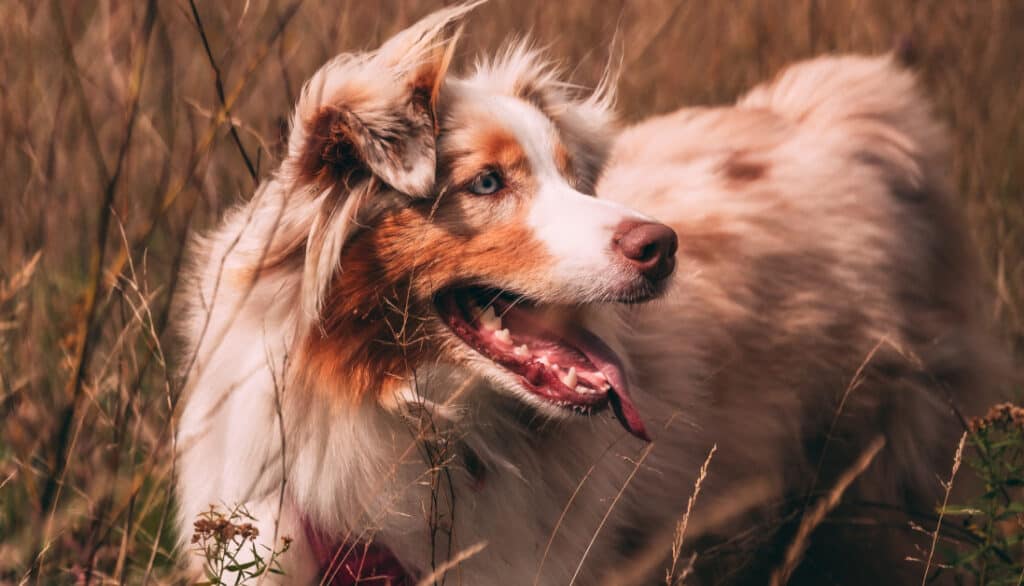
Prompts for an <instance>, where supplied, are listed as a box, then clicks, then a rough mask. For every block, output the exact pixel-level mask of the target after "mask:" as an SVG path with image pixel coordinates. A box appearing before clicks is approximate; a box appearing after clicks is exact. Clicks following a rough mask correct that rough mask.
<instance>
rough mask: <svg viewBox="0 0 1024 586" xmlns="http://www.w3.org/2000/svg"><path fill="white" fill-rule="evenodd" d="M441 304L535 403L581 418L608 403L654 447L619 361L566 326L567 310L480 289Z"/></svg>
mask: <svg viewBox="0 0 1024 586" xmlns="http://www.w3.org/2000/svg"><path fill="white" fill-rule="evenodd" d="M436 303H437V308H438V311H439V313H440V315H441V318H442V320H444V322H445V323H446V324H447V325H448V327H449V328H451V330H452V332H454V333H455V335H456V336H458V337H459V338H460V339H462V341H463V342H465V343H466V344H468V345H469V346H470V347H471V348H473V350H475V351H476V352H478V353H479V354H481V355H483V356H484V357H486V358H488V359H489V360H491V361H492V362H494V363H495V364H497V365H499V366H501V367H502V368H504V369H505V370H507V371H508V372H510V373H512V374H513V375H515V376H516V378H517V379H518V381H519V383H520V384H521V385H522V386H523V388H525V389H526V390H527V391H529V392H530V393H532V394H533V395H534V396H535V397H537V398H538V399H540V400H542V401H544V402H546V403H548V404H550V405H553V406H556V407H559V408H562V409H566V410H570V411H573V412H576V413H580V414H590V413H595V412H597V411H600V410H602V409H604V408H605V407H608V406H609V405H610V406H611V408H612V411H613V412H614V413H615V416H616V417H617V418H618V420H619V422H620V423H622V425H623V427H625V428H626V430H627V431H629V432H630V433H632V434H633V435H635V436H637V437H639V438H641V439H644V440H647V441H650V438H649V437H648V435H647V431H646V429H645V428H644V424H643V422H642V421H641V420H640V413H639V412H638V411H637V409H636V407H635V406H634V405H633V402H632V399H631V398H630V396H629V391H628V389H627V388H626V376H625V373H624V370H623V367H622V361H621V360H620V359H619V358H618V356H616V355H615V353H614V352H613V351H612V350H611V348H609V347H608V345H607V344H605V343H604V342H603V341H602V340H601V339H600V338H598V337H597V336H596V335H594V334H593V333H592V332H590V331H588V330H586V329H584V328H583V327H581V326H580V325H579V324H575V323H572V322H571V321H569V320H566V319H565V314H566V313H567V311H565V310H566V308H564V307H563V308H561V311H559V308H558V307H556V306H549V307H540V306H537V305H536V304H533V303H531V302H530V301H528V300H524V299H522V298H521V297H518V296H515V295H511V294H508V293H503V292H499V291H495V290H493V289H484V288H478V287H467V288H460V289H452V290H449V291H446V292H444V293H442V294H440V295H439V296H438V297H437V300H436Z"/></svg>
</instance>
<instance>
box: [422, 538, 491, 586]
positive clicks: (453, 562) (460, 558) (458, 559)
mask: <svg viewBox="0 0 1024 586" xmlns="http://www.w3.org/2000/svg"><path fill="white" fill-rule="evenodd" d="M485 547H487V542H486V541H481V542H479V543H475V544H473V545H471V546H469V547H467V548H466V549H464V550H462V551H460V552H458V553H457V554H455V556H454V557H452V558H451V559H449V560H448V561H446V562H444V563H443V564H441V565H439V566H437V568H435V569H434V571H433V572H431V573H429V574H427V575H426V577H424V578H423V579H422V580H420V581H419V582H417V583H416V586H428V585H430V584H433V583H434V582H436V581H437V579H438V578H440V577H441V576H443V575H445V574H447V573H448V572H449V571H450V570H451V569H452V568H454V567H455V566H458V565H459V564H461V563H462V562H464V561H466V560H468V559H469V558H471V557H473V556H475V555H476V554H478V553H480V552H481V551H483V550H484V548H485Z"/></svg>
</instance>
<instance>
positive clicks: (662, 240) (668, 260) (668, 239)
mask: <svg viewBox="0 0 1024 586" xmlns="http://www.w3.org/2000/svg"><path fill="white" fill-rule="evenodd" d="M678 246H679V240H678V238H676V233H675V231H674V230H672V228H669V227H668V226H666V225H665V224H659V223H657V222H635V221H633V222H623V223H622V224H620V225H619V227H618V229H616V230H615V235H614V236H613V237H612V247H613V248H614V249H615V251H616V252H618V253H619V254H620V255H622V257H623V258H625V259H626V260H627V261H629V263H630V264H631V265H632V266H634V267H635V268H636V269H637V270H638V271H640V274H642V275H643V276H645V277H647V278H648V279H651V280H652V281H660V280H662V279H664V278H666V277H668V276H669V275H671V274H672V271H673V270H675V268H676V248H677V247H678Z"/></svg>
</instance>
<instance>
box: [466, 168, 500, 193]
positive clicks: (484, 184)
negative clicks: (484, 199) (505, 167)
mask: <svg viewBox="0 0 1024 586" xmlns="http://www.w3.org/2000/svg"><path fill="white" fill-rule="evenodd" d="M504 186H505V183H504V182H503V181H502V179H501V174H500V173H498V172H497V171H487V172H485V173H481V174H479V175H477V177H476V179H474V180H473V182H472V183H470V184H469V191H470V193H473V194H475V195H490V194H492V193H495V192H497V191H498V190H500V189H501V188H502V187H504Z"/></svg>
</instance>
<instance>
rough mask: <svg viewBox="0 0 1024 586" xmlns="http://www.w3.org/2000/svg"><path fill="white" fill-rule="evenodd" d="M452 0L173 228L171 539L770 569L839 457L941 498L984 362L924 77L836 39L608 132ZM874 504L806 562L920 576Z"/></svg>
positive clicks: (662, 570) (523, 560) (342, 70)
mask: <svg viewBox="0 0 1024 586" xmlns="http://www.w3.org/2000/svg"><path fill="white" fill-rule="evenodd" d="M471 8H472V7H471V6H468V5H462V6H456V7H451V8H447V9H444V10H442V11H440V12H437V13H434V14H432V15H430V16H428V17H426V18H425V19H424V20H422V21H420V22H418V23H417V24H415V25H413V26H412V27H411V28H409V29H406V30H405V31H403V32H401V33H399V34H398V35H396V36H395V37H393V38H392V39H390V40H389V41H387V42H386V43H385V44H384V45H382V46H381V47H380V48H379V49H377V50H376V51H373V52H369V53H360V54H346V55H342V56H339V57H337V58H336V59H334V60H333V61H331V62H329V63H327V64H326V65H325V66H324V67H323V68H322V69H320V70H319V71H318V72H317V73H316V74H315V75H313V77H312V78H311V79H310V80H309V82H308V83H307V84H306V86H305V87H304V89H303V91H302V94H301V96H300V98H299V99H298V103H297V106H296V109H295V113H294V117H293V120H292V125H291V130H290V134H289V136H288V141H287V152H286V153H285V156H284V159H283V162H282V163H281V165H280V168H279V169H278V170H277V171H276V172H275V173H274V174H273V175H272V176H271V177H270V178H268V179H267V180H265V181H264V182H263V183H262V184H261V185H260V187H259V188H258V189H257V191H256V193H255V195H254V196H253V198H252V199H251V200H250V201H248V202H246V203H242V204H240V205H238V206H237V207H235V208H233V209H232V210H230V211H229V212H228V213H227V214H226V215H225V217H224V218H223V220H222V221H221V222H220V224H219V225H218V226H217V227H216V228H215V229H213V230H212V231H210V232H209V233H207V234H205V235H204V236H197V237H196V238H195V239H194V241H193V242H192V244H191V246H190V255H189V265H188V268H187V270H186V273H185V278H184V286H183V293H182V294H181V295H180V296H179V298H178V300H177V306H176V307H177V310H176V312H175V315H176V316H177V317H176V320H177V321H178V325H179V330H180V333H181V336H182V338H183V343H182V351H181V353H180V355H181V357H180V362H181V363H182V366H181V372H182V373H183V376H184V377H185V380H186V383H185V384H186V386H185V388H186V391H185V395H184V399H183V403H182V404H183V407H182V409H181V412H180V417H179V422H178V434H177V446H176V447H177V454H178V456H177V457H178V464H177V466H178V491H177V495H178V512H177V519H178V526H179V530H180V534H181V538H182V543H183V544H187V541H188V539H189V537H190V536H191V535H192V529H193V523H194V522H195V520H196V518H197V516H198V515H200V514H201V513H203V511H206V510H208V509H209V508H210V507H211V506H214V507H224V508H226V509H228V510H236V507H244V510H245V512H246V514H248V515H251V516H252V517H253V518H255V519H256V521H255V526H256V529H257V530H258V537H256V538H255V542H254V548H255V551H258V552H263V554H262V555H263V557H264V558H270V559H271V562H270V563H269V565H268V567H269V566H273V568H274V569H275V570H280V571H281V572H283V575H280V574H267V575H266V576H265V577H266V578H267V579H268V580H271V581H273V580H280V581H281V582H282V583H290V584H302V583H328V584H355V583H357V582H358V583H362V582H360V580H367V579H370V578H372V579H375V580H377V581H378V582H377V583H389V584H396V585H397V584H412V583H415V582H417V581H427V582H444V581H446V580H447V581H451V582H459V583H465V584H493V583H510V584H519V583H533V584H565V583H569V584H573V583H576V584H594V583H622V584H635V583H647V582H657V583H661V582H663V581H664V580H665V575H666V568H668V572H669V574H670V578H671V579H676V578H678V577H679V576H680V575H681V574H682V573H685V574H687V575H688V581H690V582H691V583H709V584H721V583H764V582H765V581H767V579H768V576H769V575H770V574H771V572H773V571H775V569H776V568H778V567H779V566H780V565H784V563H785V561H786V559H787V555H786V545H787V544H789V543H791V542H792V541H793V540H794V535H795V534H797V527H798V525H799V522H800V520H801V519H802V518H803V514H804V513H805V512H806V511H807V510H809V509H811V508H812V507H814V506H815V504H816V503H817V502H818V499H819V498H820V497H821V495H823V494H826V493H828V492H829V491H831V490H833V489H834V487H836V486H838V485H839V484H840V483H841V482H842V481H843V478H844V474H846V475H849V474H850V471H851V470H853V475H854V476H855V479H854V480H852V484H851V483H850V482H849V481H846V484H848V485H849V486H846V485H845V484H844V485H843V486H842V487H841V489H842V490H843V493H842V502H843V505H842V506H841V507H840V509H839V510H840V511H842V510H843V508H844V507H850V509H849V510H851V511H861V512H862V513H863V511H864V510H866V511H867V513H865V514H866V515H867V516H869V517H873V518H877V517H880V516H882V515H889V516H893V515H895V513H894V511H930V510H933V507H934V506H935V504H936V503H937V502H938V499H939V498H940V496H941V492H942V487H941V485H940V483H939V481H938V480H937V475H945V474H948V470H949V468H950V466H951V463H952V457H953V453H954V451H955V447H956V443H957V440H958V438H959V436H960V434H961V433H962V431H963V426H962V420H961V417H966V416H968V415H970V414H971V413H974V412H977V411H980V410H982V409H983V408H984V407H986V406H987V405H988V402H989V401H990V400H991V398H992V389H994V388H996V380H995V376H996V373H998V372H999V364H998V360H997V359H996V357H997V356H998V353H997V352H996V351H995V350H994V349H993V348H994V346H993V342H992V338H991V335H990V334H989V333H988V329H987V325H986V323H985V318H984V315H985V314H984V312H983V307H984V292H983V291H981V290H980V288H979V286H978V285H977V283H978V282H979V280H978V279H977V278H976V276H975V274H974V273H973V271H974V270H975V268H974V267H975V266H976V263H975V259H974V258H973V255H972V253H971V248H970V245H969V241H968V240H969V239H968V237H967V233H966V230H965V227H964V225H963V221H962V219H961V218H960V216H959V214H958V212H957V209H956V205H955V204H956V202H955V199H954V196H953V194H952V191H951V189H950V186H949V184H948V183H947V180H946V179H945V173H946V170H947V168H948V159H947V152H946V146H945V145H946V140H945V134H944V131H943V129H942V128H941V126H940V125H939V124H937V123H936V122H935V120H934V118H933V116H932V114H931V113H930V111H929V106H928V103H927V101H926V100H924V99H923V97H922V95H921V91H920V90H919V89H918V87H917V84H916V82H915V80H914V78H913V76H912V75H911V74H910V73H908V72H907V71H904V70H903V69H902V68H901V67H900V66H899V65H897V64H896V63H895V62H894V60H893V59H892V58H891V57H856V56H847V57H822V58H818V59H815V60H811V61H808V62H804V63H800V64H797V65H795V66H793V67H791V68H789V69H787V70H786V71H784V72H783V73H782V74H780V76H779V77H777V78H776V79H775V80H774V81H772V82H770V83H768V84H766V85H762V86H760V87H757V88H756V89H754V90H753V91H751V92H750V93H748V94H747V95H746V96H745V97H743V98H741V99H740V100H739V101H738V102H737V103H736V104H735V105H733V106H728V107H720V108H694V109H683V110H681V111H679V112H676V113H673V114H669V115H666V116H661V117H658V118H653V119H651V120H648V121H645V122H642V123H640V124H638V125H636V126H633V127H630V128H627V129H625V130H621V129H620V128H619V127H618V124H617V122H616V117H615V115H614V112H613V101H614V87H613V86H614V79H613V76H608V77H607V78H606V79H604V80H602V82H601V83H600V84H599V85H598V87H597V89H596V90H595V91H593V92H592V93H587V92H583V91H582V90H579V89H578V88H576V87H575V86H571V85H569V84H567V83H565V82H564V81H562V79H561V77H560V75H559V71H558V69H557V68H555V67H553V66H551V65H550V64H549V63H548V62H547V61H546V60H545V58H544V56H543V55H542V54H541V53H540V52H539V51H536V50H533V49H530V48H529V46H528V45H526V44H524V43H514V44H512V45H510V47H509V48H508V49H506V50H503V51H501V52H499V53H498V54H497V56H496V57H495V58H493V59H490V60H483V61H481V62H480V63H478V64H477V65H476V67H475V69H473V70H471V71H470V72H469V73H468V74H466V75H463V76H459V75H456V74H455V73H453V72H451V71H450V69H451V68H450V63H451V60H452V55H453V51H454V47H455V38H457V33H453V32H452V28H453V26H454V24H455V23H457V22H458V21H459V20H460V19H462V18H463V17H464V15H465V14H466V12H468V11H469V10H470V9H471ZM702 468H703V473H702ZM697 489H699V490H700V492H699V495H698V494H696V491H697ZM691 499H692V500H691ZM688 502H689V504H688ZM857 506H860V507H862V509H857V508H856V507H857ZM863 507H869V508H867V509H864V508H863ZM684 513H685V516H684ZM680 519H685V521H684V522H682V523H681V522H680ZM892 525H893V526H894V527H887V526H886V524H885V523H878V524H877V525H876V526H855V525H843V524H841V523H837V524H828V523H826V524H824V525H822V526H821V527H820V528H819V529H818V530H816V531H815V532H814V533H813V535H811V539H810V541H809V548H807V549H806V551H804V550H803V549H801V550H800V552H799V553H802V556H797V561H799V559H802V560H804V561H803V563H802V564H799V565H798V566H796V567H795V573H794V574H793V575H792V579H791V582H792V583H822V582H823V581H826V580H831V581H834V582H836V583H843V584H853V583H864V582H867V581H869V580H870V581H877V580H878V579H879V578H880V577H882V576H884V577H885V578H886V580H887V581H888V582H889V583H900V582H902V581H905V580H910V579H913V580H920V576H921V573H922V572H924V569H923V567H922V566H921V565H920V564H914V563H912V562H908V561H905V559H904V558H905V557H906V556H907V555H908V552H910V553H913V552H914V549H913V548H914V547H915V546H916V545H918V544H920V543H922V542H924V541H926V540H927V539H928V536H925V535H919V534H917V533H915V532H913V531H910V530H909V529H908V528H907V527H909V525H908V524H907V523H906V518H905V517H904V518H900V519H899V520H898V522H895V523H893V524H892ZM674 536H675V537H676V539H677V540H678V543H676V544H674V539H673V537H674ZM286 537H287V538H288V539H289V540H290V544H291V545H290V547H289V548H288V550H287V551H284V552H283V553H280V554H279V555H274V554H275V552H279V551H280V550H281V549H282V546H281V540H282V539H284V538H286ZM182 549H187V545H183V546H182ZM246 551H248V550H246ZM187 558H188V560H189V561H188V563H189V565H190V566H191V568H192V571H193V572H196V573H201V572H202V571H203V560H202V559H200V558H199V557H197V556H195V555H194V554H193V553H189V554H188V555H187ZM240 559H242V560H243V561H244V560H245V559H248V558H245V557H244V555H243V557H242V558H240Z"/></svg>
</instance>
